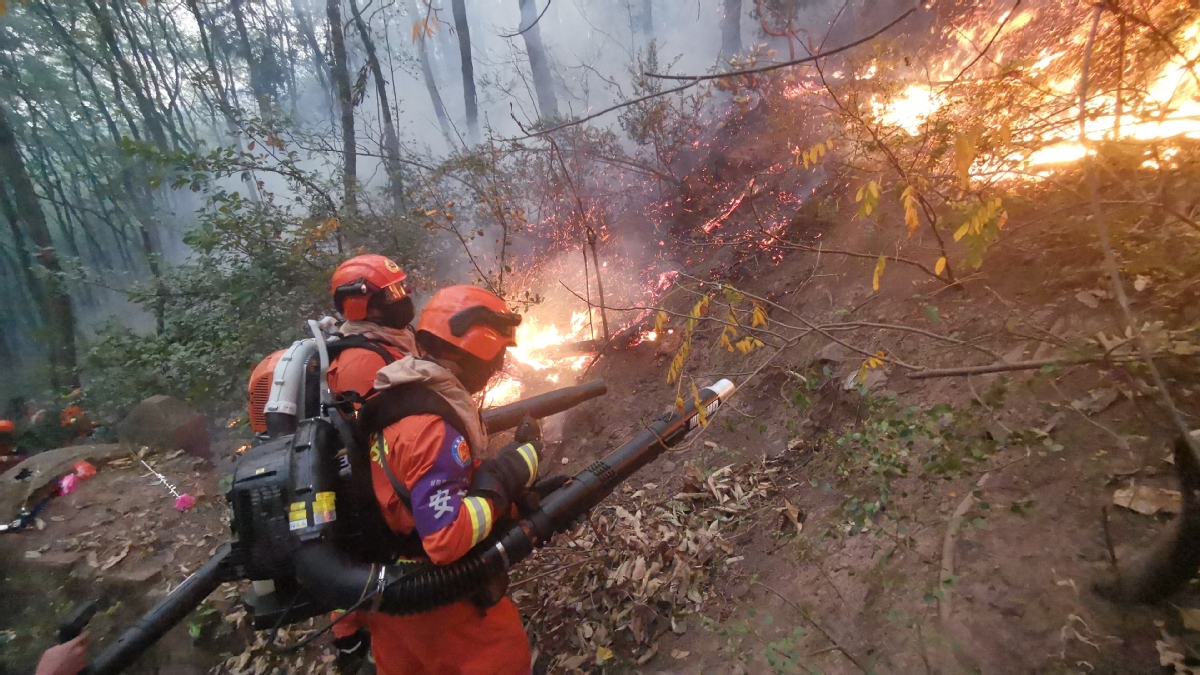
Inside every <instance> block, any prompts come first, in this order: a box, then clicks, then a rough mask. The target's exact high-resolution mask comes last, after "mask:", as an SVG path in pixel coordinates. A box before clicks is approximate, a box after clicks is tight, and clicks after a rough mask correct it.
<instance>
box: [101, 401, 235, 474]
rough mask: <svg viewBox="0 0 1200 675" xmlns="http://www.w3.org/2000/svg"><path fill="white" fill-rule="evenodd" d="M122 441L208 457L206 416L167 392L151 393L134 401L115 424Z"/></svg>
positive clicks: (210, 453)
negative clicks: (149, 395)
mask: <svg viewBox="0 0 1200 675" xmlns="http://www.w3.org/2000/svg"><path fill="white" fill-rule="evenodd" d="M117 435H118V436H119V437H120V439H121V440H122V441H125V442H127V443H133V444H134V445H148V446H150V447H153V448H160V449H163V450H177V449H182V450H184V451H186V452H187V453H188V454H190V455H195V456H196V457H203V458H205V459H209V458H210V457H211V455H212V449H211V446H210V444H209V438H208V419H207V418H205V417H204V415H202V414H200V413H198V412H196V411H195V410H194V409H192V407H191V406H189V405H188V404H186V403H184V402H183V401H180V400H179V399H177V398H173V397H171V396H162V395H159V396H151V397H150V398H148V399H146V400H145V401H142V402H141V403H139V404H137V407H135V408H134V409H133V412H131V413H129V416H128V417H126V418H125V419H124V420H122V421H121V423H120V424H119V425H117Z"/></svg>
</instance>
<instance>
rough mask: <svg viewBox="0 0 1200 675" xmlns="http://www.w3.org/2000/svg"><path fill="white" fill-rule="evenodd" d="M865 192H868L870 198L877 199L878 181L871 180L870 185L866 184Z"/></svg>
mask: <svg viewBox="0 0 1200 675" xmlns="http://www.w3.org/2000/svg"><path fill="white" fill-rule="evenodd" d="M867 190H869V191H870V192H871V196H872V197H875V198H876V199H878V198H879V190H880V187H879V181H874V180H873V181H871V182H870V183H867Z"/></svg>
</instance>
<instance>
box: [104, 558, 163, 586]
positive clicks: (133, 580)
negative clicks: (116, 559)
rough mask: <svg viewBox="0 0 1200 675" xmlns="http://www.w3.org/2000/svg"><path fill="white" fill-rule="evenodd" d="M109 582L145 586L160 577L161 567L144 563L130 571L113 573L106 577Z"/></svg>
mask: <svg viewBox="0 0 1200 675" xmlns="http://www.w3.org/2000/svg"><path fill="white" fill-rule="evenodd" d="M106 576H107V578H108V579H109V580H111V581H114V582H116V583H119V584H126V585H129V586H139V587H140V586H145V585H146V584H148V583H151V582H154V581H157V580H158V579H159V577H160V576H162V565H154V564H153V563H145V564H142V565H140V566H138V567H135V568H133V569H131V570H119V571H114V572H111V573H109V574H107V575H106Z"/></svg>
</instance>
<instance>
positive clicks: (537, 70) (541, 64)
mask: <svg viewBox="0 0 1200 675" xmlns="http://www.w3.org/2000/svg"><path fill="white" fill-rule="evenodd" d="M517 2H518V3H520V6H521V31H522V33H521V36H522V37H524V38H525V53H526V54H528V55H529V70H530V71H532V72H533V89H534V91H535V92H537V100H538V111H539V113H540V114H541V117H542V119H544V120H546V119H553V118H555V117H558V98H557V97H555V96H554V78H553V76H552V75H551V74H550V61H549V59H547V58H546V49H545V48H544V47H543V46H542V28H541V26H539V25H538V24H536V23H534V22H535V21H537V17H538V10H537V3H536V2H535V0H517Z"/></svg>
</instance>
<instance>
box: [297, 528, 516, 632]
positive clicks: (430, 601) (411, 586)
mask: <svg viewBox="0 0 1200 675" xmlns="http://www.w3.org/2000/svg"><path fill="white" fill-rule="evenodd" d="M295 570H296V579H297V581H299V582H300V585H301V586H303V587H304V588H305V589H306V590H307V591H308V592H309V593H310V594H311V595H312V596H313V597H314V598H315V599H316V600H317V601H318V602H321V603H323V604H327V605H328V606H330V607H352V606H355V605H357V604H359V603H360V602H361V601H362V600H363V599H364V598H366V597H367V596H369V595H372V594H374V593H377V592H379V591H380V590H381V589H382V593H381V597H380V598H378V599H377V600H375V601H372V602H370V603H368V604H367V607H368V608H370V609H372V610H373V611H379V612H382V613H384V614H394V615H400V616H403V615H406V614H419V613H421V612H427V611H430V610H432V609H436V608H438V607H442V606H444V605H449V604H452V603H454V602H458V601H459V600H463V599H465V598H466V597H467V596H469V595H470V594H471V593H472V592H474V591H475V590H476V589H479V588H481V587H483V586H484V585H485V584H486V583H487V582H488V581H489V580H491V579H492V578H494V577H495V576H496V575H498V574H501V573H503V572H504V570H505V564H504V559H503V557H502V556H501V555H500V553H499V552H497V550H496V548H495V547H494V546H493V547H489V548H487V549H484V550H483V551H482V552H479V551H473V552H472V553H471V554H468V555H467V556H465V557H463V558H461V559H460V560H457V561H455V562H453V563H451V564H449V565H434V564H433V563H429V562H414V563H409V564H401V565H370V564H364V563H356V562H353V561H351V560H350V559H349V558H347V557H346V556H345V555H343V554H342V553H340V552H339V551H338V550H337V547H336V546H335V545H334V544H333V542H329V541H317V542H313V543H311V544H309V545H307V546H304V547H303V548H301V549H300V551H299V552H297V554H296V557H295ZM375 602H378V607H377V608H376V607H375V604H374V603H375Z"/></svg>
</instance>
